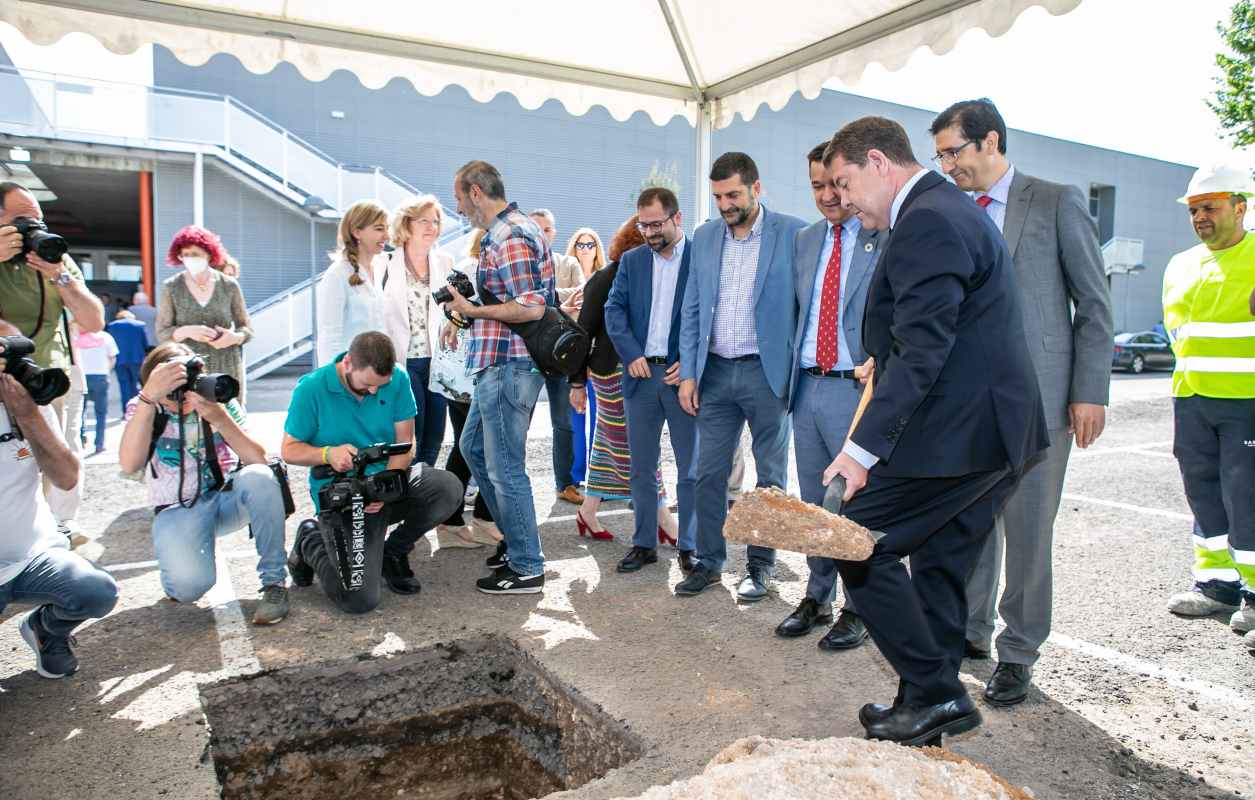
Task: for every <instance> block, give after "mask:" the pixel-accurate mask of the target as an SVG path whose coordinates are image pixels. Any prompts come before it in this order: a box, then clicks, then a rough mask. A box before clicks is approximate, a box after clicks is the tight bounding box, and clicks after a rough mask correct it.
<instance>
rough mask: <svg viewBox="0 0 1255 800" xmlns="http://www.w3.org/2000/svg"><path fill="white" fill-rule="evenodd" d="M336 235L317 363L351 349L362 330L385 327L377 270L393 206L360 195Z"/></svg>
mask: <svg viewBox="0 0 1255 800" xmlns="http://www.w3.org/2000/svg"><path fill="white" fill-rule="evenodd" d="M336 238H337V242H338V245H339V248H340V249H339V250H337V251H336V252H334V253H331V259H332V262H331V266H330V267H328V268H327V271H326V272H324V273H323V274H322V279H321V280H320V281H319V282H318V337H317V338H318V366H322V365H323V364H329V363H331V362H332V361H334V360H335V357H336V356H338V355H340V354H341V353H343V352H344V351H346V350H348V349H349V344H350V343H351V342H352V341H353V337H355V336H357V335H358V334H359V333H363V332H365V331H381V332H386V331H385V328H384V300H383V294H382V293H381V292H380V290H379V286H378V282H377V276H378V274H379V273H380V272H381V271H382V264H381V262H382V259H381V258H380V257H379V254H380V253H382V252H383V248H384V245H385V244H387V243H388V211H387V210H386V209H385V208H384V207H383V206H381V205H379V204H378V203H376V202H374V201H373V200H359V201H358V202H356V203H354V204H353V205H351V206H349V209H348V211H346V212H345V213H344V217H343V218H342V219H341V220H340V228H339V230H338V232H337V234H336ZM397 358H398V359H403V358H404V356H403V355H398V356H397Z"/></svg>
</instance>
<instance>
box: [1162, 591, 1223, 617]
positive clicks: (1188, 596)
mask: <svg viewBox="0 0 1255 800" xmlns="http://www.w3.org/2000/svg"><path fill="white" fill-rule="evenodd" d="M1168 610H1169V611H1171V612H1172V613H1173V614H1176V615H1177V616H1180V617H1210V616H1211V615H1212V614H1221V613H1223V614H1232V613H1233V612H1235V611H1237V610H1238V606H1237V604H1235V603H1222V602H1220V601H1219V600H1212V599H1211V598H1210V597H1208V596H1207V595H1205V594H1203V593H1202V592H1200V591H1197V590H1194V591H1189V592H1181V593H1179V594H1174V595H1173V596H1172V597H1169V598H1168Z"/></svg>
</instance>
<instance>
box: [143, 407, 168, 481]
mask: <svg viewBox="0 0 1255 800" xmlns="http://www.w3.org/2000/svg"><path fill="white" fill-rule="evenodd" d="M156 409H157V410H156V411H155V412H153V435H152V437H151V438H150V439H149V440H148V460H147V461H146V462H145V463H146V464H148V469H149V470H151V471H152V474H153V477H154V478H155V477H157V465H156V464H154V463H153V456H154V455H156V453H157V439H159V438H160V437H161V434H163V433H165V432H166V424H167V423H169V422H170V415H169V414H168V413H166V411H165V409H163V408H162V407H161V406H156Z"/></svg>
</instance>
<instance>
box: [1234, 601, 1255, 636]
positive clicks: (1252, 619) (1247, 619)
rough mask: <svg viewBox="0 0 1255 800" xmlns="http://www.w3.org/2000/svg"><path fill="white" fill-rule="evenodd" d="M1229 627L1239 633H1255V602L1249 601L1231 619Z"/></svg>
mask: <svg viewBox="0 0 1255 800" xmlns="http://www.w3.org/2000/svg"><path fill="white" fill-rule="evenodd" d="M1229 627H1230V628H1233V630H1235V631H1237V632H1238V633H1249V632H1251V631H1255V602H1252V601H1251V600H1247V601H1246V602H1245V603H1243V604H1242V607H1241V608H1239V609H1238V610H1237V611H1234V612H1233V616H1231V617H1229Z"/></svg>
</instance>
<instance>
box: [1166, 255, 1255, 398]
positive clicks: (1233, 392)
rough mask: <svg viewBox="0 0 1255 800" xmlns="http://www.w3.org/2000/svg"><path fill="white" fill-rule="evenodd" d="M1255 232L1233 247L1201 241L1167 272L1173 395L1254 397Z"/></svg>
mask: <svg viewBox="0 0 1255 800" xmlns="http://www.w3.org/2000/svg"><path fill="white" fill-rule="evenodd" d="M1252 291H1255V235H1251V234H1249V233H1248V234H1247V235H1246V236H1244V237H1242V240H1241V241H1239V242H1238V243H1237V244H1235V245H1234V246H1233V247H1229V248H1226V249H1224V250H1216V251H1212V250H1208V249H1207V246H1206V245H1203V244H1200V245H1197V246H1196V247H1192V248H1190V249H1189V250H1186V251H1185V252H1183V253H1178V254H1177V255H1175V256H1173V258H1172V260H1171V261H1169V262H1168V268H1167V269H1166V270H1165V271H1164V276H1163V322H1164V327H1165V328H1167V330H1168V336H1169V337H1170V338H1171V339H1172V350H1173V352H1174V353H1175V354H1176V357H1177V366H1176V369H1175V371H1173V373H1172V396H1173V397H1190V396H1191V395H1196V394H1198V395H1202V396H1203V397H1220V398H1255V316H1252V315H1251V305H1250V298H1251V292H1252Z"/></svg>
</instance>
